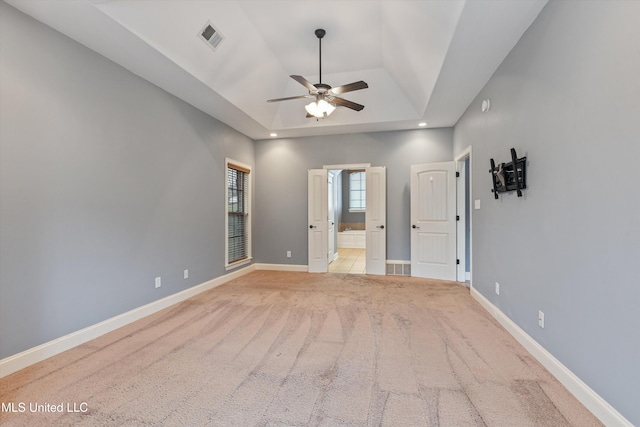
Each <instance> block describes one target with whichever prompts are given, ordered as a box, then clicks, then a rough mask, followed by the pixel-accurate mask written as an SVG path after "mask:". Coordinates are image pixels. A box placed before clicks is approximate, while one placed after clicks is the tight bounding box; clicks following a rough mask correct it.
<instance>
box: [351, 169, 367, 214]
mask: <svg viewBox="0 0 640 427" xmlns="http://www.w3.org/2000/svg"><path fill="white" fill-rule="evenodd" d="M347 173H348V178H349V212H366V211H367V207H366V200H367V193H366V191H367V189H366V187H365V190H364V191H365V193H364V196H365V198H364V200H365V207H364V208H352V207H351V175H352V174H355V173H362V174H363V177H364V183H365V185H366V182H367V180H366V173H367V172H366V171H365V170H354V171H351V170H349V171H347ZM361 182H362V181H361Z"/></svg>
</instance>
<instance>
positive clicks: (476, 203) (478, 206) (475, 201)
mask: <svg viewBox="0 0 640 427" xmlns="http://www.w3.org/2000/svg"><path fill="white" fill-rule="evenodd" d="M473 208H474V209H480V199H478V200H474V201H473Z"/></svg>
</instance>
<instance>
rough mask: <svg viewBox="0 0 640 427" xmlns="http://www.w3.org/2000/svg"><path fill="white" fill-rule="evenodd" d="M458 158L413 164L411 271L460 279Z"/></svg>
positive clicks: (432, 276) (420, 274)
mask: <svg viewBox="0 0 640 427" xmlns="http://www.w3.org/2000/svg"><path fill="white" fill-rule="evenodd" d="M455 177H456V166H455V162H444V163H429V164H423V165H412V166H411V275H412V276H417V277H428V278H432V279H444V280H456V178H455Z"/></svg>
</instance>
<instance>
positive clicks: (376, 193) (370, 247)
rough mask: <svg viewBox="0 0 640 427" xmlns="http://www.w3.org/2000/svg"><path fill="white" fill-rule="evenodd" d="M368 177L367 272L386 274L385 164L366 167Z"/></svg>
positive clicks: (366, 221)
mask: <svg viewBox="0 0 640 427" xmlns="http://www.w3.org/2000/svg"><path fill="white" fill-rule="evenodd" d="M365 171H366V179H367V190H366V191H367V194H366V198H367V212H366V215H365V229H366V248H367V249H366V272H367V274H379V275H385V274H386V267H387V229H386V228H385V227H386V221H387V179H386V176H387V174H386V168H385V167H384V166H376V167H368V168H366V169H365Z"/></svg>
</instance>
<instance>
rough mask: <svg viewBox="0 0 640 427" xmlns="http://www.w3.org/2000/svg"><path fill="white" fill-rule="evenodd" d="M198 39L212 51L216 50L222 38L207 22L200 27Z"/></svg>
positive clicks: (209, 22)
mask: <svg viewBox="0 0 640 427" xmlns="http://www.w3.org/2000/svg"><path fill="white" fill-rule="evenodd" d="M198 37H199V38H200V39H202V41H204V42H205V43H206V44H207V45H209V47H210V48H211V49H213V50H216V48H217V47H218V46H219V45H220V43H221V42H222V39H223V38H224V36H223V35H222V34H221V33H220V31H218V30H216V29H215V28H214V27H213V25H211V21H207V23H206V24H205V25H204V27H202V30H200V33H199V34H198Z"/></svg>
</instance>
